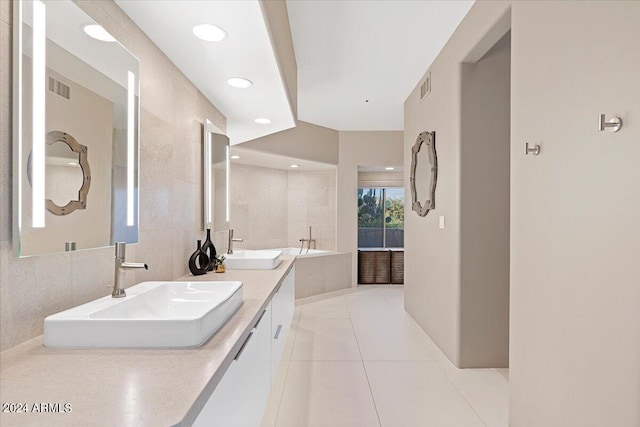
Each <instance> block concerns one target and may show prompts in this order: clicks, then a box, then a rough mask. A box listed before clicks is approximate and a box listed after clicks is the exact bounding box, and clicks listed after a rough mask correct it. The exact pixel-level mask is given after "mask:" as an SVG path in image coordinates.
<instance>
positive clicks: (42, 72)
mask: <svg viewBox="0 0 640 427" xmlns="http://www.w3.org/2000/svg"><path fill="white" fill-rule="evenodd" d="M46 12H47V9H46V6H45V5H44V3H42V2H41V1H38V0H36V1H34V2H33V84H32V90H33V94H32V95H33V107H32V108H33V121H32V141H33V142H32V144H33V147H32V157H31V162H32V181H31V187H32V190H33V193H32V207H33V215H32V226H33V228H43V227H44V212H45V199H44V198H45V194H44V193H45V183H44V177H45V107H46V104H45V96H46V91H45V79H46V47H47V33H46Z"/></svg>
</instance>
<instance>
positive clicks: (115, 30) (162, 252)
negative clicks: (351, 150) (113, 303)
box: [0, 1, 226, 350]
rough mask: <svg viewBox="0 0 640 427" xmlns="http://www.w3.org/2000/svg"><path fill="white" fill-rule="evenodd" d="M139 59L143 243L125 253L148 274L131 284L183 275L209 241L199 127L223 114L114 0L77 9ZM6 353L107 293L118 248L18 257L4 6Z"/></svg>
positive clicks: (1, 167) (7, 9)
mask: <svg viewBox="0 0 640 427" xmlns="http://www.w3.org/2000/svg"><path fill="white" fill-rule="evenodd" d="M77 3H78V4H79V5H80V6H81V7H82V8H83V9H84V10H85V11H86V12H87V13H88V14H89V15H91V16H92V17H93V18H94V19H95V20H96V21H97V22H98V23H99V24H101V25H102V26H104V27H105V29H106V30H107V31H109V33H111V34H113V35H114V36H115V37H116V38H117V39H118V40H119V41H120V42H122V43H123V44H124V46H125V47H126V48H128V49H129V50H130V51H131V52H133V53H134V54H135V55H136V56H137V57H138V58H139V60H140V85H141V86H140V90H141V95H140V101H141V117H140V126H141V132H140V143H141V149H140V243H139V244H137V245H132V246H130V248H128V250H127V257H128V259H131V260H136V261H144V262H147V263H148V264H149V271H148V272H140V273H128V274H127V282H128V283H129V284H131V283H134V282H137V281H142V280H154V279H173V278H177V277H179V276H182V275H183V274H185V273H186V272H187V271H188V269H187V259H188V257H189V255H190V254H191V252H193V250H194V249H195V240H196V239H197V238H202V237H203V235H204V232H203V230H202V213H201V212H202V188H201V175H202V170H201V164H202V160H201V159H202V123H204V121H205V119H210V120H211V121H213V122H214V124H215V125H216V126H218V127H219V128H221V129H225V127H226V123H225V122H226V120H225V118H224V116H223V115H222V114H221V113H220V112H219V111H218V110H217V109H216V108H215V107H214V106H213V105H211V103H210V102H209V101H207V100H206V99H205V98H204V96H203V95H202V94H201V93H200V92H199V91H198V90H197V89H196V88H195V87H194V86H193V85H192V84H191V83H190V82H189V81H188V80H187V78H186V77H185V76H184V75H183V74H182V73H181V72H180V71H179V70H178V69H177V68H176V67H175V66H174V65H173V64H172V63H171V62H170V61H169V59H168V58H167V57H166V56H164V55H163V54H162V53H161V52H160V50H159V49H158V48H157V47H156V46H155V45H154V44H153V43H152V42H151V41H150V40H149V38H148V37H147V36H146V35H145V34H144V33H143V32H142V31H141V30H140V29H139V28H138V27H137V26H136V25H135V24H134V23H133V22H132V21H131V20H130V19H129V18H128V17H127V16H126V15H125V14H124V13H123V12H122V11H121V10H120V9H119V8H118V7H117V6H116V5H115V3H113V2H111V1H78V2H77ZM0 7H1V9H0V12H1V13H0V34H1V36H2V37H1V41H0V64H1V73H0V87H1V95H0V101H1V105H2V116H1V117H2V123H1V125H0V129H1V134H0V140H1V144H0V147H1V151H0V203H1V204H0V218H1V221H0V225H1V227H0V237H1V238H0V349H3V350H4V349H6V348H9V347H11V346H13V345H16V344H18V343H20V342H22V341H25V340H27V339H29V338H32V337H34V336H36V335H39V334H41V333H42V327H43V319H44V317H46V316H47V315H49V314H52V313H55V312H58V311H61V310H64V309H66V308H70V307H73V306H75V305H78V304H80V303H83V302H87V301H90V300H92V299H95V298H97V297H100V296H104V295H107V294H108V292H109V289H108V288H107V286H108V285H110V284H112V282H113V248H104V249H95V250H87V251H79V252H75V253H66V254H57V255H43V256H38V257H32V258H23V259H18V258H16V256H15V255H14V252H13V249H12V247H11V199H10V194H11V190H12V184H11V169H12V168H11V165H12V161H11V144H12V137H11V115H10V111H11V88H12V79H11V69H12V61H11V54H12V37H11V33H12V25H11V21H12V11H11V9H12V2H7V1H1V2H0Z"/></svg>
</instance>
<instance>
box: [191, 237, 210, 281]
mask: <svg viewBox="0 0 640 427" xmlns="http://www.w3.org/2000/svg"><path fill="white" fill-rule="evenodd" d="M201 242H202V241H201V240H198V249H196V251H195V252H194V253H193V254H191V257H190V258H189V270H190V271H191V274H193V275H194V276H200V275H202V274H205V273H206V272H207V271H209V257H208V256H207V253H206V252H205V251H203V250H202V244H201Z"/></svg>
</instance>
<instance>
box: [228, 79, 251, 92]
mask: <svg viewBox="0 0 640 427" xmlns="http://www.w3.org/2000/svg"><path fill="white" fill-rule="evenodd" d="M227 83H228V84H229V86H233V87H239V88H240V89H246V88H248V87H250V86H251V85H253V82H252V81H251V80H248V79H245V78H242V77H231V78H230V79H229V80H227Z"/></svg>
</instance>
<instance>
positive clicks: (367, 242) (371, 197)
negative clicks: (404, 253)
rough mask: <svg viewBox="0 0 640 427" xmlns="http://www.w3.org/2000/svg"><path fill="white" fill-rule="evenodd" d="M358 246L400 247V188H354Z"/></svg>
mask: <svg viewBox="0 0 640 427" xmlns="http://www.w3.org/2000/svg"><path fill="white" fill-rule="evenodd" d="M358 247H359V248H402V247H404V188H360V189H358Z"/></svg>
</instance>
